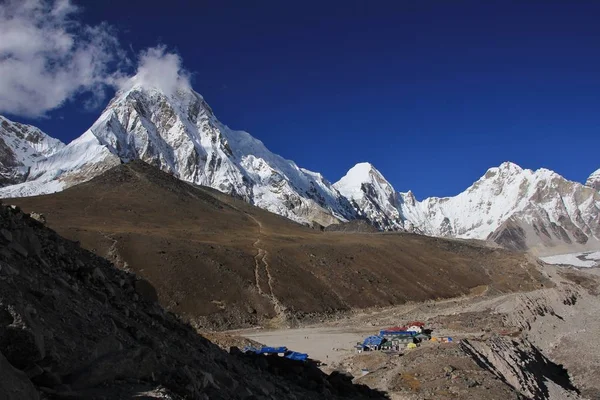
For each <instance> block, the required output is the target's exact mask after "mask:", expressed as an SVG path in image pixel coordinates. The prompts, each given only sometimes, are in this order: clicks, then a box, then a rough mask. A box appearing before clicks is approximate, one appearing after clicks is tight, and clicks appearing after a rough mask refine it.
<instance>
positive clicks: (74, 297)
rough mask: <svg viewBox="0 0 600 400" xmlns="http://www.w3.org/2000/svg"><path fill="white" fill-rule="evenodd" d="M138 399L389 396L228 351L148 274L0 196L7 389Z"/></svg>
mask: <svg viewBox="0 0 600 400" xmlns="http://www.w3.org/2000/svg"><path fill="white" fill-rule="evenodd" d="M136 396H137V397H136ZM132 397H136V398H166V399H179V398H191V399H321V398H351V399H362V398H385V396H384V395H383V394H382V393H380V392H376V391H373V390H371V389H368V388H367V387H366V386H359V385H353V384H352V383H351V382H350V381H349V380H348V379H347V377H344V376H343V375H339V374H332V375H330V376H328V375H325V374H324V373H322V372H321V371H320V370H318V369H317V368H316V367H314V366H311V365H305V364H302V363H297V362H292V361H288V360H281V359H267V358H265V357H262V356H261V357H260V358H257V357H256V356H247V355H242V354H239V353H237V352H232V354H228V353H226V352H224V351H223V350H221V349H219V348H218V347H217V346H216V345H214V344H212V343H211V342H210V341H208V340H206V339H205V338H203V337H201V336H199V335H198V334H197V333H196V332H195V331H194V329H193V328H191V327H190V326H189V325H187V324H186V323H184V322H182V321H181V320H179V319H178V318H177V317H176V316H174V315H173V314H171V313H168V312H166V311H165V310H164V309H163V308H162V307H160V306H159V305H158V303H157V295H156V292H155V290H154V288H153V287H152V286H151V285H150V284H149V283H147V282H146V281H144V280H141V279H139V278H138V277H137V276H135V275H133V274H130V273H127V272H124V271H121V270H118V269H116V268H115V267H114V266H113V265H112V264H111V263H110V262H108V261H107V260H105V259H103V258H100V257H98V256H96V255H94V254H93V253H91V252H89V251H87V250H84V249H82V248H81V247H80V246H79V244H78V243H77V242H72V241H68V240H66V239H64V238H62V237H60V236H59V235H58V234H56V233H55V232H54V231H52V230H50V229H48V228H46V227H45V226H44V225H43V224H42V223H40V222H38V221H37V220H34V219H32V218H30V217H29V216H28V215H27V214H24V213H22V212H21V211H20V210H19V209H18V208H12V207H6V206H0V398H1V399H19V400H20V399H39V398H41V399H81V398H86V399H88V398H110V399H121V398H132Z"/></svg>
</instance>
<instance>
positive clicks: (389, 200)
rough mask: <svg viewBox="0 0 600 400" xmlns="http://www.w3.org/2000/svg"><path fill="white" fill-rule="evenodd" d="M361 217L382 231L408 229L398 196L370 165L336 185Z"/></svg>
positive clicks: (361, 166)
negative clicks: (404, 222)
mask: <svg viewBox="0 0 600 400" xmlns="http://www.w3.org/2000/svg"><path fill="white" fill-rule="evenodd" d="M333 186H334V188H336V189H337V190H338V191H339V192H340V193H341V194H342V195H344V196H345V197H346V198H347V199H348V200H350V202H351V203H352V205H353V206H354V208H355V209H356V211H357V213H358V214H359V215H360V216H361V217H363V218H366V219H367V220H369V221H370V222H371V223H372V224H373V225H374V226H376V227H377V228H379V229H381V230H401V229H404V224H403V221H402V217H401V215H400V210H399V208H398V206H399V204H398V193H397V192H396V191H395V190H394V188H393V187H392V185H391V184H390V183H389V182H388V181H387V180H386V179H385V178H384V177H383V175H382V174H381V173H380V172H379V171H378V170H377V169H376V168H375V167H374V166H373V165H372V164H370V163H359V164H356V165H355V166H354V167H352V168H351V169H350V170H349V171H348V172H347V173H346V175H345V176H344V177H343V178H342V179H340V180H339V181H338V182H336V183H335V184H334V185H333Z"/></svg>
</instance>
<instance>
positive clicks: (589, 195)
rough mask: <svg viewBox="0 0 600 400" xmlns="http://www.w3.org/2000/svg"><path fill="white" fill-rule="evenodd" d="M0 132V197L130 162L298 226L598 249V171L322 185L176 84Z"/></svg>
mask: <svg viewBox="0 0 600 400" xmlns="http://www.w3.org/2000/svg"><path fill="white" fill-rule="evenodd" d="M0 134H1V135H0V157H1V160H0V161H1V163H0V178H1V179H2V181H1V182H2V184H3V186H4V187H1V188H0V197H21V196H32V195H38V194H45V193H52V192H56V191H60V190H63V189H65V188H68V187H70V186H72V185H75V184H78V183H81V182H85V181H87V180H89V179H91V178H93V177H94V176H97V175H99V174H101V173H103V172H104V171H106V170H108V169H110V168H112V167H114V166H116V165H118V164H120V163H122V162H128V161H130V160H134V159H141V160H143V161H145V162H147V163H149V164H152V165H154V166H156V167H158V168H160V169H162V170H163V171H166V172H169V173H171V174H173V175H174V176H176V177H177V178H179V179H182V180H184V181H187V182H190V183H192V184H197V185H205V186H210V187H213V188H215V189H217V190H220V191H221V192H224V193H228V194H231V195H233V196H237V197H239V198H242V199H245V200H246V201H248V202H250V203H252V204H254V205H256V206H258V207H261V208H264V209H266V210H269V211H271V212H274V213H276V214H279V215H282V216H285V217H287V218H290V219H292V220H294V221H297V222H300V223H305V224H312V223H318V224H320V225H324V226H327V225H330V224H333V223H338V222H340V221H349V220H355V219H363V220H366V221H368V222H369V223H371V224H372V225H373V226H375V227H376V228H378V229H379V230H384V231H385V230H391V231H402V230H403V231H409V232H416V233H422V234H426V235H431V236H440V237H454V238H461V239H480V240H492V241H495V242H496V243H498V244H501V245H502V246H504V247H509V248H514V249H521V250H525V249H531V250H535V251H538V252H542V253H545V254H547V253H548V252H559V251H563V250H569V251H571V250H578V249H588V248H600V192H599V191H598V182H599V181H600V179H598V178H599V177H600V170H599V171H597V172H596V173H594V174H592V176H591V177H590V179H589V180H588V182H587V185H588V186H585V185H582V184H579V183H575V182H570V181H568V180H566V179H564V178H563V177H561V176H560V175H558V174H556V173H554V172H552V171H550V170H547V169H539V170H537V171H531V170H527V169H522V168H520V167H519V166H517V165H515V164H512V163H508V162H507V163H503V164H502V165H500V166H499V167H496V168H491V169H489V170H488V171H487V172H486V173H485V175H484V176H482V177H481V178H480V179H479V180H478V181H477V182H475V183H474V184H473V185H472V186H471V187H469V188H468V189H467V190H465V191H464V192H462V193H460V194H458V195H456V196H454V197H444V198H438V197H431V198H427V199H425V200H423V201H417V199H416V198H415V196H414V194H413V193H412V192H410V191H409V192H406V193H401V192H397V191H396V190H395V189H394V188H393V186H392V185H391V184H390V183H389V182H388V181H387V180H386V179H385V177H384V176H383V175H382V174H381V173H380V172H379V171H377V169H375V167H374V166H373V165H371V164H369V163H360V164H357V165H356V166H354V167H353V168H351V169H350V170H349V171H348V173H347V174H346V175H345V176H344V177H343V178H342V179H340V180H339V181H338V182H336V183H335V184H333V185H332V184H331V183H329V182H328V181H327V180H326V179H325V178H324V177H323V176H322V175H321V174H319V173H315V172H311V171H308V170H305V169H303V168H300V167H298V166H297V165H296V164H295V163H294V162H293V161H289V160H286V159H284V158H282V157H280V156H278V155H276V154H273V153H272V152H270V151H269V150H268V149H267V148H266V147H265V146H264V144H263V143H262V142H261V141H259V140H257V139H255V138H254V137H252V136H251V135H250V134H248V133H247V132H244V131H236V130H232V129H230V128H229V127H227V126H226V125H224V124H222V123H221V122H219V120H218V119H217V118H216V117H215V115H214V114H213V112H212V110H211V108H210V107H209V106H208V104H207V103H206V102H205V101H204V99H203V98H202V96H200V95H199V94H198V93H196V92H194V91H193V90H192V89H189V88H186V87H181V88H179V89H178V90H176V91H174V92H172V93H171V92H170V93H165V92H163V91H161V90H159V89H158V88H156V87H153V86H147V85H146V86H142V85H137V84H135V85H131V88H130V89H127V90H123V91H120V92H118V93H117V94H116V96H115V97H114V98H113V99H112V100H111V102H110V103H109V104H108V106H107V107H106V109H105V110H104V111H103V113H102V114H101V116H100V118H98V120H97V121H96V122H95V123H94V124H93V125H92V126H91V127H90V129H88V130H87V131H86V132H85V133H84V134H83V135H81V136H80V137H79V138H77V139H75V140H74V141H72V142H71V143H69V144H68V145H66V146H65V145H64V144H62V143H61V142H60V141H58V140H56V139H52V138H50V137H49V136H47V135H45V134H44V133H43V132H41V131H40V130H39V129H37V128H34V127H31V126H28V125H23V124H18V123H15V122H12V121H9V120H8V119H6V118H1V119H0ZM6 185H8V186H6ZM593 187H596V189H594V188H593ZM563 252H566V251H563Z"/></svg>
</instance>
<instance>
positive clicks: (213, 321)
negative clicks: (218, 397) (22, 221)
mask: <svg viewBox="0 0 600 400" xmlns="http://www.w3.org/2000/svg"><path fill="white" fill-rule="evenodd" d="M8 202H9V203H14V204H17V205H19V206H21V207H22V208H23V209H24V210H25V211H36V212H40V213H43V214H44V215H45V216H46V218H47V221H48V225H49V226H50V227H51V228H53V229H55V230H56V231H58V232H59V233H60V234H61V235H63V236H65V237H67V238H70V239H73V240H79V241H80V242H81V244H82V246H84V247H85V248H87V249H90V250H92V251H93V252H95V253H97V254H99V255H102V256H105V257H107V258H109V259H111V261H115V263H116V264H117V265H119V266H121V267H122V268H126V269H131V270H133V271H135V272H136V273H138V274H140V275H142V276H144V277H145V278H147V279H148V280H149V281H150V282H152V283H153V284H154V285H155V287H156V288H157V290H158V294H159V298H160V301H161V303H162V304H163V305H164V306H165V307H166V308H168V309H169V310H171V311H174V312H176V313H179V314H182V315H185V316H186V317H188V318H190V319H191V320H192V321H194V322H195V323H197V324H198V325H201V326H205V327H219V328H228V327H238V326H245V325H251V324H256V323H262V322H265V320H272V322H273V323H279V322H283V321H284V320H287V321H290V320H294V318H298V317H302V316H306V315H310V314H314V313H316V314H320V313H331V312H336V311H340V310H349V309H352V308H363V307H371V306H387V305H391V304H398V303H403V302H406V301H420V300H427V299H435V298H443V297H453V296H460V295H464V294H469V293H472V291H473V292H474V291H481V289H482V288H487V289H488V292H506V291H517V290H530V289H534V288H538V287H540V286H541V284H542V283H543V282H544V279H543V278H542V277H541V275H540V273H539V272H538V270H537V269H536V267H535V265H533V264H532V263H530V262H529V261H528V260H527V259H526V257H525V256H524V255H522V254H520V253H511V252H508V251H504V250H500V249H490V248H486V247H482V246H478V245H474V244H469V243H464V242H458V241H449V240H443V239H436V238H430V237H425V236H419V235H410V234H381V233H356V232H353V233H344V232H321V231H318V230H313V229H310V228H306V227H303V226H301V225H298V224H296V223H294V222H292V221H289V220H287V219H285V218H283V217H279V216H277V215H275V214H272V213H269V212H267V211H264V210H261V209H259V208H256V207H253V206H251V205H249V204H247V203H245V202H244V201H242V200H237V199H234V198H231V197H229V196H227V195H224V194H221V193H219V192H217V191H215V190H212V189H209V188H204V187H195V186H191V185H189V184H187V183H184V182H182V181H180V180H178V179H176V178H174V177H172V176H170V175H168V174H166V173H163V172H161V171H159V170H158V169H156V168H154V167H151V166H149V165H147V164H144V163H142V162H138V161H136V162H132V163H129V164H123V165H120V166H118V167H116V168H114V169H112V170H110V171H108V172H107V173H105V174H103V175H102V176H99V177H97V178H95V179H93V180H91V181H89V182H87V183H84V184H81V185H78V186H75V187H72V188H70V189H67V190H65V191H64V192H61V193H56V194H52V195H47V196H38V197H30V198H21V199H11V200H10V201H8ZM474 289H475V290H474Z"/></svg>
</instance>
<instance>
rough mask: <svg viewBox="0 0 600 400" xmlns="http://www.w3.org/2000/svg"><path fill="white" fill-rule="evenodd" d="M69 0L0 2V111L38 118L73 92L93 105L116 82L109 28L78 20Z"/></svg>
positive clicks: (117, 52) (118, 53) (118, 59)
mask: <svg viewBox="0 0 600 400" xmlns="http://www.w3.org/2000/svg"><path fill="white" fill-rule="evenodd" d="M77 12H78V9H77V7H76V6H74V5H73V4H72V3H71V2H70V0H55V1H46V0H7V1H5V2H2V3H0V38H1V40H0V112H5V113H11V114H16V115H22V116H29V117H37V116H43V115H44V114H45V113H46V112H48V111H49V110H52V109H55V108H58V107H60V106H61V105H62V104H63V103H64V102H65V101H67V100H68V99H71V98H72V97H73V96H75V95H76V94H77V93H81V92H91V93H92V94H93V96H95V98H94V99H92V100H90V102H91V103H90V104H92V103H94V102H95V101H96V102H97V101H98V98H101V97H102V96H103V95H104V90H105V89H106V86H107V85H113V84H114V83H115V82H116V81H118V80H120V79H119V77H120V76H121V74H120V73H119V72H118V70H119V68H118V64H119V63H122V62H123V60H124V56H123V55H124V52H123V51H122V50H121V48H120V45H119V43H118V40H117V38H116V34H115V31H114V29H113V28H111V27H110V26H109V25H107V24H100V25H97V26H89V25H84V24H81V23H80V22H78V21H77V20H76V19H75V17H76V16H77Z"/></svg>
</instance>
